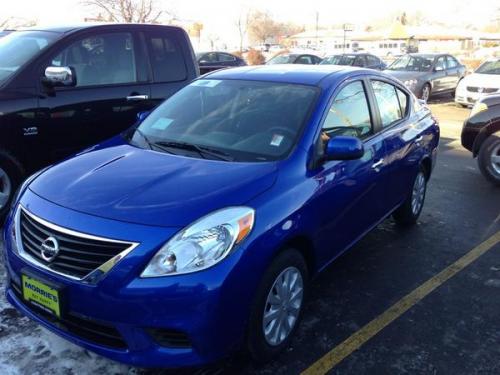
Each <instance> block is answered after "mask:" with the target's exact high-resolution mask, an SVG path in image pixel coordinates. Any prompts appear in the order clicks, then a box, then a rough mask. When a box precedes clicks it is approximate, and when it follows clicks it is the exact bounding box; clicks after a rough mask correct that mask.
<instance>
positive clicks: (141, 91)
mask: <svg viewBox="0 0 500 375" xmlns="http://www.w3.org/2000/svg"><path fill="white" fill-rule="evenodd" d="M139 44H140V43H139V40H138V38H137V35H136V34H135V33H134V32H132V31H130V30H127V31H124V30H123V29H120V30H113V29H110V30H106V31H104V30H102V29H99V30H93V31H91V32H85V33H82V34H78V35H77V36H74V37H72V38H71V39H70V40H68V41H67V43H63V44H61V46H60V48H59V49H57V50H56V52H54V53H52V54H51V56H50V57H49V59H48V60H46V61H45V62H44V63H43V64H42V66H41V69H40V79H41V77H42V75H43V72H44V70H45V67H47V66H70V67H71V68H73V69H74V71H75V73H76V81H77V84H76V86H75V87H60V88H55V89H47V88H44V87H42V86H41V85H40V99H39V106H40V109H39V113H38V117H39V123H40V125H41V126H39V131H40V143H39V144H38V145H37V147H39V148H40V149H44V150H47V149H48V150H52V155H51V161H56V160H58V159H61V158H62V157H65V156H68V155H70V154H72V153H74V152H76V151H79V150H80V149H83V148H84V147H87V146H90V145H92V144H95V143H98V142H100V141H103V140H105V139H107V138H110V137H112V136H114V135H116V134H118V133H120V132H121V131H123V130H125V129H127V128H128V127H130V126H131V125H132V124H133V123H134V122H135V121H136V115H137V113H138V112H140V111H142V110H145V109H148V108H150V107H151V103H150V100H149V97H150V95H151V92H150V86H149V83H148V82H147V75H146V74H145V68H146V66H145V64H144V59H143V58H142V56H141V54H140V50H138V45H139Z"/></svg>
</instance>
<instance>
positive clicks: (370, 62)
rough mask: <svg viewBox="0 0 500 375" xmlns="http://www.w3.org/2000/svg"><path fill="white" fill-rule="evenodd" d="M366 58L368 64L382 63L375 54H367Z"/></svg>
mask: <svg viewBox="0 0 500 375" xmlns="http://www.w3.org/2000/svg"><path fill="white" fill-rule="evenodd" d="M366 59H367V60H368V66H376V65H379V64H380V61H379V59H377V58H376V57H375V56H370V55H367V56H366Z"/></svg>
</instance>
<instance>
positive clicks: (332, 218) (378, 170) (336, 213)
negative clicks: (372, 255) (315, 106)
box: [312, 80, 385, 261]
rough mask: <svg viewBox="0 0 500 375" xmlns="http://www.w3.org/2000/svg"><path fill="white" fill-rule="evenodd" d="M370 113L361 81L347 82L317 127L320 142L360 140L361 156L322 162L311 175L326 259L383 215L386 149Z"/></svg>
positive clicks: (350, 242) (360, 234) (346, 245)
mask: <svg viewBox="0 0 500 375" xmlns="http://www.w3.org/2000/svg"><path fill="white" fill-rule="evenodd" d="M372 119H373V112H371V111H370V107H369V104H368V100H367V92H366V88H365V82H364V81H361V80H360V81H354V82H351V83H348V84H346V85H345V86H344V87H343V88H342V89H341V90H340V91H339V93H338V94H337V95H336V96H335V98H334V100H333V102H332V104H331V106H330V108H329V110H328V114H327V116H326V118H325V121H324V123H323V127H322V134H321V141H322V142H323V143H325V142H327V140H328V138H332V137H336V136H341V135H342V136H355V137H358V138H360V139H361V140H363V141H364V148H365V154H364V156H363V157H362V158H360V159H358V160H348V161H327V162H325V163H324V164H323V165H322V166H321V167H320V168H319V169H318V170H317V171H316V173H314V174H313V176H312V178H313V179H314V180H315V182H316V183H317V184H318V185H319V188H318V191H319V193H318V194H317V196H316V198H315V201H314V204H315V206H316V212H318V215H321V217H320V218H319V220H320V227H319V228H318V231H319V236H318V238H319V241H320V243H319V244H318V245H319V247H318V248H320V249H330V250H329V251H326V252H325V253H324V254H322V257H323V258H324V259H323V260H324V261H328V260H329V259H331V258H333V257H334V256H336V255H337V254H338V252H340V251H342V250H344V249H345V248H347V247H348V246H349V245H351V244H352V243H353V242H354V241H356V239H358V238H359V237H360V236H362V235H363V234H364V233H366V232H367V231H368V230H369V229H371V228H372V227H373V226H374V225H375V224H376V223H378V221H379V220H380V219H382V218H383V216H384V210H383V206H382V205H381V200H382V195H383V194H384V191H383V186H382V185H381V181H382V180H383V175H384V173H385V170H384V157H385V148H384V140H383V137H382V136H381V135H380V134H375V133H374V127H373V121H372Z"/></svg>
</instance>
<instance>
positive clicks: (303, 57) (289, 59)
mask: <svg viewBox="0 0 500 375" xmlns="http://www.w3.org/2000/svg"><path fill="white" fill-rule="evenodd" d="M320 62H321V57H318V56H316V55H311V54H307V53H305V54H300V53H282V54H279V55H277V56H274V57H273V58H272V59H270V60H269V61H268V62H266V64H267V65H274V64H306V65H317V64H319V63H320Z"/></svg>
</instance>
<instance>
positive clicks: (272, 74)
mask: <svg viewBox="0 0 500 375" xmlns="http://www.w3.org/2000/svg"><path fill="white" fill-rule="evenodd" d="M353 72H354V73H356V72H368V73H370V74H373V73H374V71H372V70H368V69H360V68H353V67H350V66H341V65H300V64H297V65H295V64H282V65H279V64H276V65H258V66H246V67H240V68H232V69H222V70H217V71H215V72H212V73H208V74H206V75H204V76H203V77H204V78H210V79H241V80H251V81H269V82H282V83H295V84H303V85H314V86H318V85H319V84H320V82H321V81H322V80H323V79H324V78H327V77H332V76H338V77H344V76H347V75H349V74H350V73H353Z"/></svg>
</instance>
